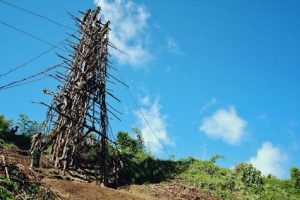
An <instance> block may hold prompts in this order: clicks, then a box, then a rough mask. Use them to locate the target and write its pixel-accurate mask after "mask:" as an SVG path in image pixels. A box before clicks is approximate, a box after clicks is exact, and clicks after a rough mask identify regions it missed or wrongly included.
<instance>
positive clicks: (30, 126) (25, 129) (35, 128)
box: [17, 114, 42, 136]
mask: <svg viewBox="0 0 300 200" xmlns="http://www.w3.org/2000/svg"><path fill="white" fill-rule="evenodd" d="M17 126H18V127H19V131H18V132H19V133H21V134H22V135H26V136H31V135H33V134H35V133H39V132H41V131H42V124H40V123H38V122H37V121H34V120H31V119H29V117H28V116H27V115H25V114H20V115H19V119H18V122H17Z"/></svg>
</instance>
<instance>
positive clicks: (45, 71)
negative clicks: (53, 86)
mask: <svg viewBox="0 0 300 200" xmlns="http://www.w3.org/2000/svg"><path fill="white" fill-rule="evenodd" d="M61 65H62V63H61V64H58V65H54V66H51V67H47V68H46V69H45V70H43V71H41V72H39V73H36V74H33V75H31V76H28V77H26V78H23V79H20V80H17V81H13V82H11V83H9V84H6V85H3V86H0V90H4V89H7V88H9V87H12V86H15V85H17V84H20V83H22V82H24V81H27V80H30V79H32V78H35V77H37V76H39V75H42V74H45V73H47V72H49V71H51V70H53V69H55V68H57V67H59V66H61Z"/></svg>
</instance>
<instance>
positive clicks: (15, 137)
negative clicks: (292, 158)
mask: <svg viewBox="0 0 300 200" xmlns="http://www.w3.org/2000/svg"><path fill="white" fill-rule="evenodd" d="M0 117H1V116H0ZM2 118H3V117H2ZM1 121H2V122H5V121H4V120H3V119H2V120H1V118H0V122H1ZM10 125H11V124H10V122H8V121H6V122H5V123H0V139H1V140H0V148H4V149H8V150H9V151H16V150H17V149H19V148H21V149H26V148H27V147H28V146H30V142H29V141H30V139H29V137H30V134H27V135H23V134H12V133H11V132H9V126H10ZM134 134H135V135H136V136H135V137H131V136H130V134H128V133H127V132H119V133H118V134H117V137H116V143H117V146H109V153H110V158H111V159H110V160H111V163H110V164H112V165H113V163H116V162H117V161H121V162H122V166H123V167H120V170H119V171H118V172H117V173H118V174H117V176H116V177H118V178H117V179H115V180H114V182H113V183H112V184H114V186H122V185H128V184H145V183H162V182H167V181H172V179H174V178H177V179H178V178H179V179H180V180H181V182H183V183H185V184H187V185H190V186H193V187H196V188H199V189H201V190H205V191H207V192H208V193H210V194H212V195H213V196H215V197H217V198H220V199H242V200H248V199H249V200H252V199H270V200H271V199H272V200H273V199H275V200H277V199H280V200H282V199H283V200H289V199H291V200H294V199H295V200H296V199H300V170H299V169H298V168H292V169H291V178H290V179H288V180H279V179H277V178H275V177H273V176H268V177H264V176H262V175H261V172H260V171H258V170H257V169H255V168H254V167H253V166H252V165H249V164H245V163H242V164H239V165H237V166H236V167H235V169H233V170H232V169H226V168H222V167H219V166H217V165H215V161H216V159H218V158H220V156H214V157H213V158H212V159H211V160H198V159H195V158H187V159H183V160H177V161H175V160H160V159H157V158H156V157H155V156H153V155H152V154H151V153H150V152H148V151H146V150H145V148H144V143H143V138H142V134H141V132H140V131H139V130H137V129H134ZM20 144H21V145H20ZM98 154H99V144H97V143H95V144H94V145H92V146H86V148H85V150H84V151H83V152H82V154H81V155H80V156H81V157H82V158H83V159H84V162H87V165H93V163H94V162H95V160H96V158H97V155H98ZM120 166H121V165H120ZM110 169H112V167H110ZM3 170H4V166H3V165H2V166H1V165H0V199H3V198H4V199H5V198H6V199H10V198H11V199H13V195H14V194H19V193H20V188H21V190H22V191H27V193H28V194H35V193H38V192H32V191H39V190H40V187H39V184H37V185H30V187H27V186H26V185H24V184H23V185H22V183H20V181H14V180H7V179H5V178H4V176H3V174H4V173H3ZM1 171H2V172H1ZM1 174H2V176H1ZM25 186H26V187H25ZM25 193H26V192H25Z"/></svg>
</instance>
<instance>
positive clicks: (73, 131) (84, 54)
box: [44, 8, 115, 185]
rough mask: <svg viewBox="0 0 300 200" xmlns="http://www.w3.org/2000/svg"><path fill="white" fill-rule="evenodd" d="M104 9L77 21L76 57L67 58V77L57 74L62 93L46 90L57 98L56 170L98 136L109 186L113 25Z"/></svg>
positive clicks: (103, 179) (103, 178)
mask: <svg viewBox="0 0 300 200" xmlns="http://www.w3.org/2000/svg"><path fill="white" fill-rule="evenodd" d="M99 14H100V8H97V9H96V10H88V11H87V12H86V13H84V17H83V18H81V19H79V18H76V17H74V19H75V21H76V24H77V26H78V27H79V29H80V30H79V32H80V37H76V36H74V35H73V37H75V38H76V39H77V40H78V42H77V43H74V44H71V47H72V48H73V49H74V54H73V55H72V56H71V58H70V59H69V58H63V57H62V58H63V59H64V60H65V63H67V64H68V68H69V70H68V73H67V75H63V74H61V73H60V74H57V75H56V76H55V77H56V79H58V80H60V81H61V82H62V83H63V86H60V87H58V88H59V92H58V93H53V92H51V91H49V90H46V89H45V90H44V92H45V93H47V94H51V95H52V96H53V101H52V104H51V105H50V106H48V107H49V112H48V114H49V115H51V116H48V119H50V120H49V121H48V122H50V123H51V137H52V138H51V140H52V141H53V147H52V158H53V160H54V163H55V167H62V166H63V165H66V164H67V165H69V164H70V163H71V162H72V157H73V156H74V154H76V151H78V146H79V144H80V143H82V141H83V140H84V138H85V137H86V136H88V135H89V133H91V132H93V133H95V134H97V135H98V136H97V137H96V140H98V141H99V145H100V155H99V156H98V157H99V169H98V170H99V172H100V173H99V174H100V177H99V179H100V182H101V183H103V184H104V185H107V184H108V161H107V159H108V149H107V148H108V140H109V138H108V134H107V131H108V126H109V124H108V115H107V112H108V109H107V103H106V96H107V95H110V96H112V97H113V98H115V97H114V96H113V94H112V93H111V92H110V90H108V89H107V87H106V83H107V81H108V79H109V75H108V69H109V65H108V44H109V42H108V33H109V21H108V22H106V23H102V22H101V21H100V20H101V19H100V18H99Z"/></svg>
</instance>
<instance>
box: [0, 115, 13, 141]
mask: <svg viewBox="0 0 300 200" xmlns="http://www.w3.org/2000/svg"><path fill="white" fill-rule="evenodd" d="M11 125H12V121H10V120H7V119H5V117H4V116H3V115H0V138H2V139H3V137H4V136H5V134H8V133H9V127H10V126H11Z"/></svg>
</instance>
